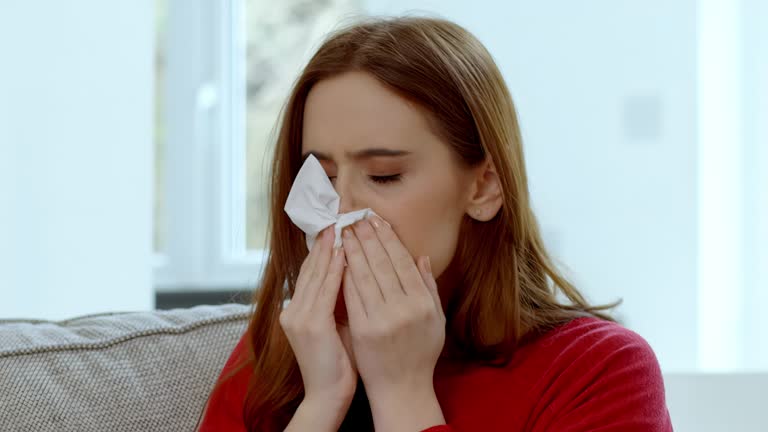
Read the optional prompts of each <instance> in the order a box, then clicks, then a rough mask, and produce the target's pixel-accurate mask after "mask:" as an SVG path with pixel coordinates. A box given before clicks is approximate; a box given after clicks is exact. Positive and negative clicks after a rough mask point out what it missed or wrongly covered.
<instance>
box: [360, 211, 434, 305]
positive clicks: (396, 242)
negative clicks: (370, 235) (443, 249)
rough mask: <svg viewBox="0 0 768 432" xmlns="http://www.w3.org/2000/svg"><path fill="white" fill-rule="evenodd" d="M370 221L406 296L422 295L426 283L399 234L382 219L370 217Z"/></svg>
mask: <svg viewBox="0 0 768 432" xmlns="http://www.w3.org/2000/svg"><path fill="white" fill-rule="evenodd" d="M370 220H371V225H372V226H373V227H374V230H375V231H376V235H377V236H378V238H379V240H380V241H381V244H382V246H384V249H385V250H386V251H387V255H389V259H390V261H391V262H392V266H393V267H394V269H395V273H397V277H398V279H399V280H400V285H401V286H402V287H403V291H404V292H405V294H408V295H410V294H420V291H421V290H423V288H424V282H423V281H422V278H421V275H420V274H419V271H418V270H417V269H416V263H415V262H414V261H413V257H411V254H410V252H408V249H406V248H405V246H403V243H402V242H401V241H400V239H399V238H397V234H395V232H394V231H393V230H392V227H390V226H389V225H388V224H385V223H384V221H383V220H382V219H381V218H380V217H378V216H375V215H374V216H371V217H370Z"/></svg>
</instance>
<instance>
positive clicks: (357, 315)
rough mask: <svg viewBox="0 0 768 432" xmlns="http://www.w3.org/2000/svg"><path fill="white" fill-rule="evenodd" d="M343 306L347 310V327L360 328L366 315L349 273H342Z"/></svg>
mask: <svg viewBox="0 0 768 432" xmlns="http://www.w3.org/2000/svg"><path fill="white" fill-rule="evenodd" d="M344 304H345V305H346V308H347V318H348V319H349V326H350V327H354V328H357V329H359V328H362V327H363V325H364V324H365V320H366V318H367V315H368V314H367V312H366V310H365V305H364V304H363V301H362V299H361V298H360V293H359V291H358V289H357V286H355V281H354V280H353V278H352V274H351V272H349V271H345V272H344Z"/></svg>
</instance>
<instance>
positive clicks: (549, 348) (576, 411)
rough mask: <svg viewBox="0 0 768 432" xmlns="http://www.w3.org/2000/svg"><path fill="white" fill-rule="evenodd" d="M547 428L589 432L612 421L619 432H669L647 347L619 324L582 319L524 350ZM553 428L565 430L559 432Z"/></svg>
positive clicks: (658, 372) (662, 395)
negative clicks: (546, 416) (535, 369)
mask: <svg viewBox="0 0 768 432" xmlns="http://www.w3.org/2000/svg"><path fill="white" fill-rule="evenodd" d="M526 348H527V349H528V350H529V351H528V356H529V358H528V359H527V361H526V363H527V364H528V365H529V366H530V365H534V364H545V365H546V366H545V367H544V368H543V369H540V370H539V372H540V374H539V375H538V377H539V378H538V379H537V380H536V382H534V383H532V384H533V386H534V387H535V388H537V389H538V391H537V393H538V399H539V401H540V402H541V403H543V404H544V405H543V406H546V407H547V411H548V412H550V413H553V414H554V413H556V414H555V415H554V416H553V417H551V418H549V419H548V421H551V422H552V423H551V425H558V426H563V427H565V425H571V426H574V425H579V426H580V427H573V430H590V428H591V427H595V428H596V427H598V426H600V425H603V424H607V423H605V422H607V421H610V419H614V421H616V422H618V423H617V424H621V425H623V428H624V429H623V430H654V431H655V430H664V431H667V430H671V425H670V422H669V413H668V411H667V407H666V400H665V391H664V381H663V377H662V373H661V368H660V366H659V362H658V360H657V358H656V354H655V353H654V351H653V349H652V348H651V346H650V345H649V344H648V342H647V341H646V340H645V339H644V338H643V337H642V336H640V335H639V334H638V333H636V332H634V331H632V330H630V329H628V328H626V327H624V326H622V325H621V324H618V323H615V322H612V321H607V320H603V319H599V318H594V317H582V318H576V319H573V320H571V321H570V322H568V323H566V324H564V325H561V326H559V327H557V328H555V329H553V330H551V331H549V332H547V333H546V334H544V335H543V336H542V337H541V338H540V339H538V340H536V341H535V342H533V343H532V344H530V346H528V347H526ZM555 429H556V430H570V429H559V428H557V427H556V428H555Z"/></svg>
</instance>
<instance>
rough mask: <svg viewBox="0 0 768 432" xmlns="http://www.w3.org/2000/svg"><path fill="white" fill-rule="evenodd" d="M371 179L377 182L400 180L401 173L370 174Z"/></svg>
mask: <svg viewBox="0 0 768 432" xmlns="http://www.w3.org/2000/svg"><path fill="white" fill-rule="evenodd" d="M369 177H370V178H371V180H373V181H374V182H376V183H382V184H384V183H392V182H396V181H398V180H400V174H394V175H388V176H369Z"/></svg>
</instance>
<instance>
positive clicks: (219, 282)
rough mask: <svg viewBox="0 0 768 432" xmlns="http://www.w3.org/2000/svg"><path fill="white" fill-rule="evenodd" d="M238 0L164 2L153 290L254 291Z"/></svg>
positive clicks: (257, 265)
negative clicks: (161, 163)
mask: <svg viewBox="0 0 768 432" xmlns="http://www.w3.org/2000/svg"><path fill="white" fill-rule="evenodd" d="M243 8H244V2H243V0H220V1H210V0H168V25H167V41H166V43H167V47H166V50H167V57H166V58H167V68H166V73H167V76H166V80H165V82H166V95H165V100H166V106H165V107H164V108H163V109H165V114H166V117H165V118H166V128H167V129H166V130H167V133H166V155H165V161H166V166H165V167H164V168H165V181H164V184H163V186H162V187H164V188H165V197H166V201H165V206H166V207H165V208H166V212H167V213H166V214H167V217H166V220H167V221H168V225H167V227H166V247H165V251H164V253H162V254H156V255H155V266H154V279H155V289H156V291H157V292H178V291H210V290H222V291H223V290H252V289H254V288H255V287H256V284H257V282H258V281H259V280H260V278H261V273H262V269H263V265H264V261H265V258H266V253H265V251H264V250H255V251H254V250H247V248H246V244H245V242H246V240H245V239H246V236H245V228H246V227H245V221H246V218H245V208H246V182H245V178H246V176H245V158H244V155H245V146H246V137H245V103H246V101H245V55H244V53H245V32H244V29H245V28H244V27H245V26H244V19H245V18H244V17H245V14H244V13H242V9H243Z"/></svg>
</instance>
